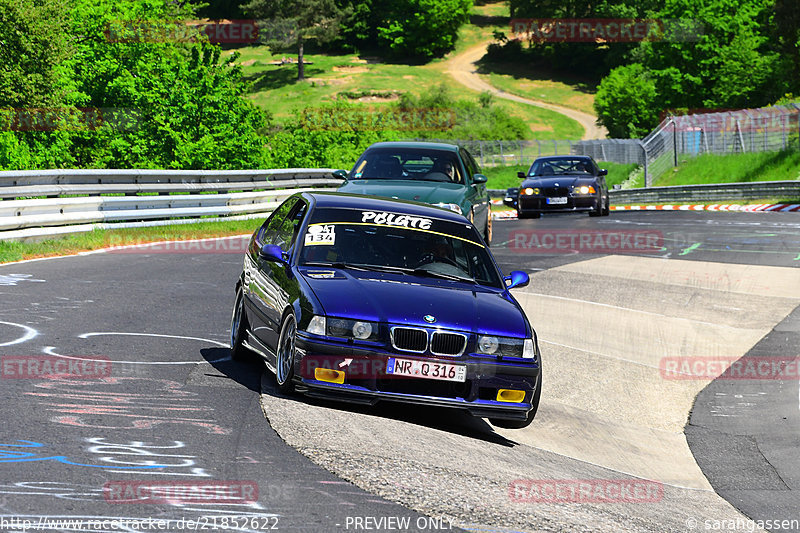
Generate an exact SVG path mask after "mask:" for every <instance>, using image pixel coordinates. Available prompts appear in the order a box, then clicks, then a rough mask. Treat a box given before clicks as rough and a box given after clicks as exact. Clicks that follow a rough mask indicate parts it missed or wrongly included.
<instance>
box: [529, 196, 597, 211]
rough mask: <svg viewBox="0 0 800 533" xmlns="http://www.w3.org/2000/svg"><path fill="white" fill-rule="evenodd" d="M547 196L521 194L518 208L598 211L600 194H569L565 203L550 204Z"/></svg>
mask: <svg viewBox="0 0 800 533" xmlns="http://www.w3.org/2000/svg"><path fill="white" fill-rule="evenodd" d="M547 199H548V198H547V197H545V196H520V197H519V200H518V202H517V203H518V205H517V210H518V211H519V212H521V213H569V212H576V211H596V210H597V206H598V205H599V203H600V198H599V197H598V196H568V197H567V203H565V204H548V203H547Z"/></svg>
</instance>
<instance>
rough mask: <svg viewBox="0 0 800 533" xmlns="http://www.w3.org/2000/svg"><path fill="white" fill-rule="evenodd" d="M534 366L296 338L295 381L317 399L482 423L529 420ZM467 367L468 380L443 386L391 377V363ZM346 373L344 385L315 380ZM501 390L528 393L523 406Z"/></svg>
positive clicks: (537, 368) (438, 382)
mask: <svg viewBox="0 0 800 533" xmlns="http://www.w3.org/2000/svg"><path fill="white" fill-rule="evenodd" d="M536 351H537V358H536V360H535V362H530V363H529V362H520V361H519V359H515V360H514V361H498V360H496V359H495V358H491V357H480V358H479V357H472V356H469V355H464V356H460V357H436V356H429V355H421V354H417V353H404V352H399V351H398V352H389V351H385V350H382V349H381V350H378V349H365V348H360V347H355V346H352V345H343V344H340V343H336V342H327V341H320V340H319V339H317V338H313V339H312V338H308V337H305V336H303V335H300V334H299V335H298V337H297V356H296V358H295V382H296V386H297V389H298V391H300V392H303V393H304V394H306V395H308V396H312V397H319V398H327V399H335V400H340V401H347V402H355V403H361V404H368V405H374V404H376V403H378V402H379V401H393V402H406V403H413V404H423V405H431V406H438V407H453V408H460V409H465V410H467V411H468V412H469V413H470V414H472V415H473V416H476V417H481V418H505V419H511V420H524V419H525V418H526V416H527V414H528V411H530V410H531V408H532V403H531V402H532V400H533V397H534V393H535V392H536V391H535V389H536V383H537V378H538V375H539V372H540V366H539V363H538V361H539V356H538V347H537V350H536ZM390 357H391V358H400V359H406V360H420V361H424V362H428V363H446V364H451V365H463V366H466V381H464V382H456V381H442V380H433V379H425V378H416V377H406V376H395V375H391V374H387V373H386V367H387V363H388V359H389V358H390ZM318 367H324V368H331V369H333V370H339V371H343V372H345V379H344V383H331V382H328V381H321V380H318V379H315V377H314V376H315V374H314V369H315V368H318ZM499 389H511V390H522V391H525V397H524V400H523V401H522V402H519V403H510V402H505V401H498V400H497V393H498V390H499Z"/></svg>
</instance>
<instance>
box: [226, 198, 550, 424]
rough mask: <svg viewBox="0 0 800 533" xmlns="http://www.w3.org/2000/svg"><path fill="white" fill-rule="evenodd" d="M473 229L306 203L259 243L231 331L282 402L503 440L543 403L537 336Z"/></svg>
mask: <svg viewBox="0 0 800 533" xmlns="http://www.w3.org/2000/svg"><path fill="white" fill-rule="evenodd" d="M528 281H529V278H528V275H527V274H526V273H525V272H522V271H514V272H511V273H510V275H509V276H507V277H503V275H502V274H501V273H500V270H499V269H498V267H497V264H496V263H495V261H494V259H493V257H492V255H491V253H490V252H489V249H488V247H487V246H486V244H485V243H484V242H483V239H482V238H481V236H480V234H479V232H478V230H477V228H476V227H475V226H474V225H472V224H470V223H469V221H468V220H467V219H466V218H464V217H463V216H462V215H460V214H456V213H453V212H450V211H447V210H444V209H440V208H436V207H432V206H429V205H426V204H422V203H419V202H407V201H401V200H391V199H383V198H376V197H369V196H357V195H351V194H342V193H324V192H316V193H311V192H303V193H298V194H295V195H293V196H291V197H290V198H289V199H287V200H286V201H285V202H284V203H283V204H281V205H280V206H279V207H278V208H277V209H276V210H275V211H274V212H273V213H272V215H271V216H270V217H269V218H268V219H267V220H266V221H265V222H264V224H263V225H262V226H261V228H259V229H258V230H256V232H255V233H254V234H253V236H252V237H251V239H250V242H249V246H248V250H247V253H246V254H245V257H244V268H243V272H242V274H241V277H240V279H239V281H238V283H237V284H236V300H235V305H234V309H233V314H232V320H231V354H232V357H233V358H234V359H243V358H247V357H248V356H249V355H251V354H253V353H255V354H258V355H260V357H261V358H262V359H263V360H264V362H265V363H266V366H267V368H268V369H269V370H270V371H272V372H273V373H274V374H275V376H276V381H277V387H278V389H279V390H281V391H283V392H291V391H292V390H296V391H299V392H303V393H305V394H306V395H309V396H314V397H322V398H330V399H336V400H342V401H350V402H358V403H364V404H369V405H372V404H375V403H377V402H379V401H395V402H406V403H412V404H424V405H432V406H439V407H452V408H457V409H463V410H466V411H468V412H469V413H471V414H472V415H474V416H477V417H485V418H488V419H489V420H490V421H491V422H492V423H493V424H495V425H498V426H501V427H506V428H521V427H525V426H527V425H528V424H530V422H531V421H532V420H533V417H534V416H535V414H536V410H537V407H538V404H539V398H540V395H541V372H540V369H541V361H540V353H539V347H538V343H537V339H536V333H535V331H534V330H533V329H532V328H531V326H530V323H529V322H528V319H527V318H526V316H525V313H524V311H523V310H522V308H521V306H520V304H519V303H518V302H517V300H516V299H515V298H514V297H513V296H512V295H511V293H510V292H509V290H510V289H511V288H513V287H524V286H525V285H527V284H528Z"/></svg>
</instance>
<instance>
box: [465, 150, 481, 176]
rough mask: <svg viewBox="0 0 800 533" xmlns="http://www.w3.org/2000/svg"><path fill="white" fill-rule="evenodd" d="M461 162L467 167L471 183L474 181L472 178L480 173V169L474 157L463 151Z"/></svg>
mask: <svg viewBox="0 0 800 533" xmlns="http://www.w3.org/2000/svg"><path fill="white" fill-rule="evenodd" d="M461 160H462V161H463V162H464V166H465V167H467V174H468V175H469V178H470V181H472V176H474V175H475V174H477V173H478V167H477V165H475V160H473V159H472V156H471V155H469V152H467V151H466V150H464V149H463V148H462V149H461Z"/></svg>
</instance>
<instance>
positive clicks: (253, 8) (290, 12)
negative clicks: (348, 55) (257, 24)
mask: <svg viewBox="0 0 800 533" xmlns="http://www.w3.org/2000/svg"><path fill="white" fill-rule="evenodd" d="M242 9H243V10H244V11H245V12H246V13H249V14H250V15H251V16H254V17H256V18H258V19H261V20H265V21H267V23H268V21H270V20H272V21H275V20H280V21H281V24H282V25H286V24H287V23H289V24H291V25H292V26H293V27H294V28H295V31H294V36H293V38H294V44H295V45H296V46H297V79H298V80H303V79H305V72H304V64H303V44H304V43H305V42H306V41H316V42H318V43H326V42H330V41H331V40H333V39H334V38H335V37H336V35H337V32H338V30H339V21H340V20H341V18H342V17H343V16H346V10H344V9H343V8H341V7H339V6H338V5H337V4H336V2H335V0H251V1H250V2H249V3H247V4H244V5H242Z"/></svg>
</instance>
